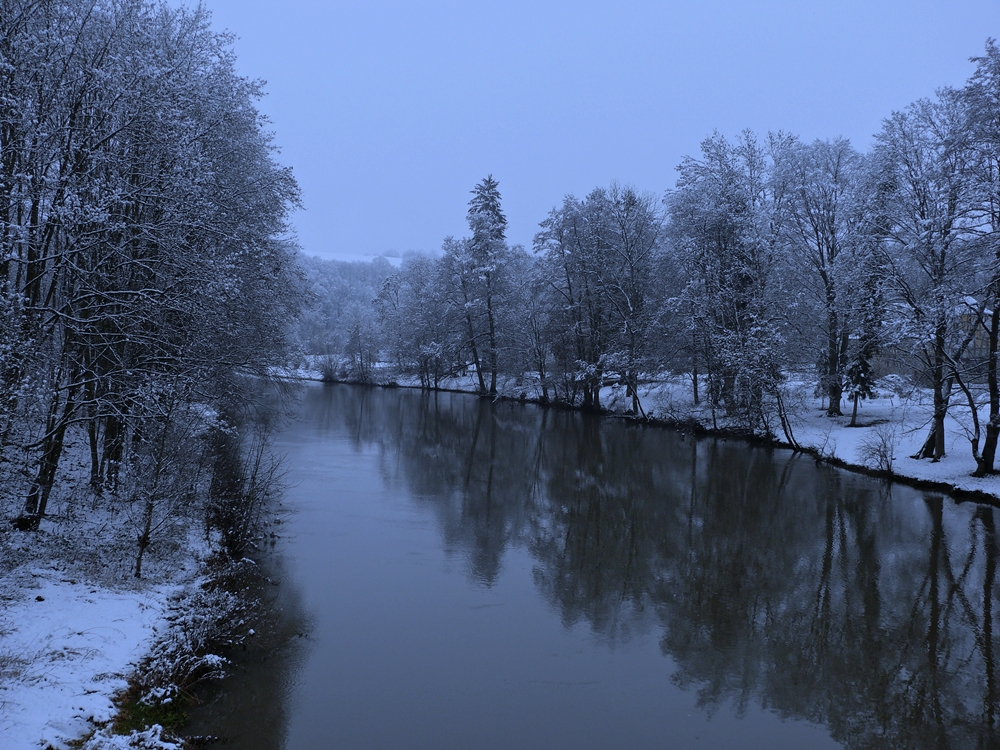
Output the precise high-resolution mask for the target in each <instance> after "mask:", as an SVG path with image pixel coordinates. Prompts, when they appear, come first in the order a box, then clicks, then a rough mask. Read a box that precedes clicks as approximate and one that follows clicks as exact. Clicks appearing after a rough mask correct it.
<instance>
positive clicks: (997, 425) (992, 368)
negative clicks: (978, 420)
mask: <svg viewBox="0 0 1000 750" xmlns="http://www.w3.org/2000/svg"><path fill="white" fill-rule="evenodd" d="M998 303H1000V299H997V300H994V301H993V316H992V317H991V319H990V355H989V359H988V360H987V363H986V380H987V384H988V386H989V391H990V418H989V421H988V422H987V423H986V441H985V442H984V444H983V463H982V475H985V474H993V473H994V472H995V471H996V470H995V469H994V468H993V466H994V460H995V459H996V453H997V439H998V437H1000V386H998V384H997V339H998V337H1000V304H998Z"/></svg>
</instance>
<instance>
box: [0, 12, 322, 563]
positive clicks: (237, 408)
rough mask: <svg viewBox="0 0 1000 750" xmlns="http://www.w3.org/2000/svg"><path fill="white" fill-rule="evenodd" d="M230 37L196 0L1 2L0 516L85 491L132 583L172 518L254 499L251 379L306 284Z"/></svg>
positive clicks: (253, 89) (233, 518)
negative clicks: (128, 556)
mask: <svg viewBox="0 0 1000 750" xmlns="http://www.w3.org/2000/svg"><path fill="white" fill-rule="evenodd" d="M231 42H232V39H231V38H230V37H228V36H226V35H220V34H217V33H215V32H214V31H212V30H211V28H210V25H209V15H208V13H207V12H206V11H205V10H204V9H203V8H200V7H199V8H195V9H184V8H171V7H170V6H168V5H165V4H159V3H152V2H148V1H147V0H127V1H125V2H117V3H108V4H103V3H102V4H95V3H93V2H85V1H84V0H69V2H61V3H51V2H36V1H34V0H2V1H0V310H2V312H0V320H2V325H0V497H3V498H4V503H3V511H5V513H6V516H7V519H11V518H13V523H14V525H15V526H17V527H18V528H20V529H37V528H38V526H39V523H40V522H41V519H42V518H43V517H44V516H45V515H46V510H47V508H48V507H49V505H50V500H51V498H52V497H54V495H53V491H54V489H55V490H57V492H56V494H58V487H59V486H64V487H65V488H66V493H64V499H65V498H66V497H72V496H73V493H74V492H75V493H76V496H80V495H81V490H83V489H85V488H89V490H90V492H89V493H84V494H86V495H89V496H92V497H93V505H94V507H95V508H97V507H98V506H100V507H108V508H110V509H111V510H113V511H114V512H116V513H122V512H124V513H125V514H126V515H127V517H128V518H129V519H130V520H131V522H132V523H131V525H130V528H131V529H132V531H133V532H134V537H133V538H134V539H138V547H137V554H136V556H135V559H134V574H135V576H137V577H138V576H140V575H141V573H142V558H143V552H144V550H145V549H146V548H147V547H148V546H149V544H150V543H151V540H152V539H153V537H155V535H156V533H157V532H158V530H159V531H162V530H163V529H164V528H166V527H167V526H170V525H171V524H173V523H175V522H176V520H177V519H178V518H181V517H187V516H194V517H196V518H200V517H202V516H203V515H207V523H208V524H209V525H213V524H215V522H219V523H220V524H221V526H219V528H221V530H222V532H223V533H224V534H229V533H230V532H232V531H233V530H234V528H238V527H240V526H241V525H243V526H246V525H248V523H249V520H250V519H247V518H244V517H243V515H244V514H246V513H248V512H249V513H250V514H251V515H253V513H254V512H256V511H255V510H253V507H255V506H257V505H259V503H258V502H256V501H253V502H250V506H251V507H250V508H248V507H247V502H249V500H248V498H249V497H250V496H251V495H252V494H253V490H252V486H253V484H254V481H255V480H254V472H253V470H252V468H248V469H247V471H244V469H245V468H247V467H249V466H251V464H252V462H251V463H247V464H244V462H245V461H249V460H250V458H251V454H252V452H253V451H252V450H250V449H251V447H252V445H253V444H254V438H253V437H252V433H253V430H251V429H249V428H248V425H249V424H251V422H253V421H254V415H253V413H254V411H255V408H254V399H253V398H251V396H250V394H251V392H252V391H253V388H254V383H257V382H259V381H260V379H261V378H265V377H267V376H268V373H269V369H268V368H269V367H270V366H272V365H273V364H274V363H276V362H280V361H283V359H284V358H285V357H286V356H287V352H288V351H289V349H288V347H289V345H290V342H291V339H290V337H289V324H290V321H292V320H294V319H295V318H296V316H297V306H298V304H299V300H300V299H301V298H302V297H303V293H304V289H303V287H302V275H301V272H300V271H299V269H298V266H297V261H296V249H295V246H294V244H293V243H292V242H291V241H290V240H289V237H290V232H289V230H288V227H287V224H286V221H287V217H288V213H289V211H290V210H291V209H292V208H293V207H294V206H296V205H297V204H298V200H299V196H298V188H297V185H296V182H295V180H294V178H293V176H292V174H291V172H290V171H289V170H288V169H287V168H285V167H282V166H280V165H279V164H278V163H277V161H276V160H275V149H274V145H273V143H272V141H271V135H270V134H269V132H268V128H267V122H266V120H265V119H264V118H263V117H262V116H261V115H260V113H259V112H258V110H257V108H256V101H257V100H258V98H259V97H260V96H261V84H259V83H257V82H254V81H251V80H248V79H246V78H244V77H242V76H240V75H238V74H237V72H236V70H235V67H234V57H233V53H232V51H231ZM70 445H72V446H73V450H72V459H73V460H72V462H70V461H69V459H67V458H66V454H67V453H68V452H69V446H70ZM258 452H259V450H258ZM205 496H210V497H211V503H209V504H207V505H206V504H203V502H202V498H203V497H205ZM64 512H68V511H65V509H64ZM5 525H6V521H5ZM216 525H217V524H216ZM251 525H252V524H251ZM130 533H131V532H130ZM227 538H229V537H227ZM230 541H231V542H232V543H233V545H234V547H236V548H238V547H239V546H240V544H241V543H240V542H237V541H236V539H235V538H232V539H230Z"/></svg>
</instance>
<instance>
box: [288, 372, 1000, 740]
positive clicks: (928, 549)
mask: <svg viewBox="0 0 1000 750" xmlns="http://www.w3.org/2000/svg"><path fill="white" fill-rule="evenodd" d="M321 395H322V399H320V398H317V404H320V403H323V404H327V405H328V407H327V408H329V412H328V413H327V414H326V415H325V418H326V419H328V420H333V421H336V422H337V423H339V424H341V425H342V426H343V425H346V426H347V428H348V429H349V431H350V434H351V435H353V436H354V440H355V441H356V443H357V445H358V446H359V447H360V446H369V445H372V444H376V445H378V446H379V448H380V461H381V469H382V472H383V476H384V478H385V480H386V481H387V482H393V483H396V482H398V483H403V484H405V486H406V488H407V489H408V490H409V491H410V492H411V493H412V494H413V495H414V496H416V497H417V498H418V499H419V502H420V503H421V504H423V505H424V506H425V507H426V509H427V510H428V512H431V513H433V514H434V516H435V517H436V520H437V523H438V525H439V528H440V529H441V534H442V536H443V539H444V544H445V546H446V548H448V549H449V550H452V551H456V552H461V553H462V554H464V555H465V557H466V559H467V561H468V574H469V576H470V578H471V579H472V580H473V581H474V582H476V583H477V584H480V585H484V586H492V585H493V584H494V583H495V582H496V580H497V578H498V576H500V575H501V572H502V567H503V558H504V551H505V550H506V549H507V548H508V547H510V546H511V545H517V546H522V547H524V548H526V549H528V550H530V552H531V554H532V555H533V557H534V559H535V561H536V565H535V570H534V576H535V581H536V584H537V587H538V590H539V591H540V592H541V594H542V595H543V596H544V597H545V598H546V599H547V600H548V601H549V602H550V603H551V605H552V606H553V607H554V608H555V610H556V611H557V612H558V614H559V616H560V617H561V618H562V621H563V622H564V623H565V624H566V625H567V626H569V625H572V624H575V623H578V622H585V623H587V624H588V626H589V627H590V628H591V629H592V631H593V632H594V634H595V635H596V636H597V637H598V638H600V639H602V640H605V641H607V642H609V643H612V644H613V643H615V642H617V641H620V640H623V639H628V638H629V637H630V636H631V635H632V634H634V633H636V632H644V633H645V632H650V631H657V632H659V633H661V635H660V643H661V648H662V651H663V653H664V654H667V655H669V656H670V657H671V658H672V659H673V660H674V661H675V662H676V664H677V665H678V669H677V672H676V673H675V675H674V679H675V680H676V681H677V683H678V684H680V685H681V686H682V687H685V688H687V689H691V690H695V691H697V694H698V696H699V700H700V703H701V705H703V706H704V707H705V708H706V709H707V710H709V711H711V710H713V708H714V707H716V706H718V705H720V704H721V703H723V702H726V701H730V700H731V701H734V702H735V703H736V705H737V706H738V707H741V706H748V705H751V704H754V703H757V704H760V705H762V706H764V707H767V708H770V709H772V710H774V711H776V712H778V713H779V714H780V715H782V716H786V717H790V718H799V719H806V720H809V721H812V722H816V723H822V724H824V725H826V726H827V727H828V728H829V730H830V732H831V734H832V736H833V737H834V738H835V739H837V740H838V741H840V742H842V743H843V744H844V745H845V746H847V747H850V748H885V747H913V748H988V747H997V746H1000V733H998V731H997V727H996V719H997V701H998V695H997V693H998V688H997V674H996V665H995V663H994V653H995V648H996V644H995V638H996V636H995V634H994V622H993V621H994V612H993V609H994V607H995V605H996V599H997V595H998V591H997V581H996V575H997V538H996V527H995V524H996V519H995V517H994V514H995V513H996V511H995V510H994V509H992V508H988V507H985V506H974V505H956V504H955V503H954V502H953V501H951V500H950V499H947V498H942V497H940V496H936V495H931V494H923V493H920V492H917V491H914V490H910V489H908V488H904V487H898V486H895V487H888V486H886V485H884V484H882V483H879V482H875V481H873V480H870V479H867V478H865V477H860V476H855V475H851V474H848V473H845V472H842V471H838V470H835V469H832V468H830V467H825V466H817V465H816V464H815V462H814V461H813V460H812V459H811V458H808V457H802V456H796V455H793V454H792V453H790V452H788V451H777V450H775V451H772V450H766V449H762V448H750V447H747V446H746V445H743V444H741V443H735V442H726V441H720V440H694V439H692V438H685V437H683V436H680V435H677V434H675V433H672V432H669V431H666V430H658V429H645V428H642V427H639V426H635V425H630V424H626V423H622V422H620V421H615V420H602V419H599V418H595V417H592V416H588V415H583V414H578V413H572V412H560V411H551V410H549V411H546V410H543V409H538V408H534V407H530V406H522V405H519V404H513V403H490V402H488V401H484V400H479V399H475V398H471V397H467V396H462V395H451V394H443V393H430V394H429V393H418V392H397V391H380V390H371V389H369V390H359V389H356V388H349V387H343V386H337V387H334V389H333V393H332V394H331V393H329V392H328V393H324V394H321ZM330 396H332V398H330ZM310 397H312V396H307V398H310Z"/></svg>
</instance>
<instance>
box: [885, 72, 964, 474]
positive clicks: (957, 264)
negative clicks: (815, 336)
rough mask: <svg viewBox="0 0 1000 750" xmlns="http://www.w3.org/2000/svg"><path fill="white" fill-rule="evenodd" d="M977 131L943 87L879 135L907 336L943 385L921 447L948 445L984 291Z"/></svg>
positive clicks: (935, 382)
mask: <svg viewBox="0 0 1000 750" xmlns="http://www.w3.org/2000/svg"><path fill="white" fill-rule="evenodd" d="M969 135H970V134H969V132H968V128H967V127H966V118H965V114H964V108H963V107H962V106H961V103H960V101H959V99H958V97H956V96H954V95H952V94H951V93H950V92H947V91H946V92H942V95H941V96H939V97H938V98H937V99H935V100H926V99H925V100H921V101H918V102H916V103H914V104H912V105H910V106H909V107H907V108H906V109H905V110H902V111H900V112H895V113H893V114H892V116H891V117H889V118H888V119H887V120H886V121H885V123H884V124H883V127H882V131H881V132H880V133H879V134H878V136H877V142H876V147H875V150H874V160H875V161H874V165H875V168H876V169H878V170H879V171H880V173H881V179H882V182H883V184H885V185H887V186H888V187H889V189H888V190H887V195H886V200H885V211H886V213H885V216H884V220H885V226H883V227H880V228H879V233H880V234H881V235H883V236H884V237H885V242H884V245H883V247H884V256H883V257H884V263H885V266H886V268H887V271H888V280H889V284H890V285H891V287H892V288H893V291H894V295H895V299H896V300H898V301H899V302H900V303H901V304H902V305H904V306H905V307H906V309H908V311H909V317H908V319H907V320H906V321H903V322H902V323H903V326H904V328H903V330H902V331H901V333H900V339H901V340H903V341H908V342H910V346H911V350H912V351H913V353H914V354H915V355H916V357H917V358H918V360H919V361H920V362H921V363H922V365H923V367H924V370H925V372H926V374H927V377H928V380H929V382H930V385H931V388H932V390H933V394H934V416H933V421H932V424H931V426H930V430H929V432H928V436H927V440H926V442H925V443H924V446H923V447H922V448H921V449H920V451H919V452H918V453H917V456H918V457H923V458H933V459H935V460H937V459H940V458H941V457H943V456H944V455H945V433H944V429H945V428H944V420H945V416H946V414H947V412H948V406H949V398H950V395H951V393H950V380H949V378H950V377H952V376H953V375H954V374H955V372H956V368H957V366H958V363H959V362H960V360H961V358H962V356H963V354H964V352H965V349H966V348H967V347H968V345H969V343H970V341H971V339H972V332H973V330H974V328H975V326H977V325H978V324H979V323H978V315H980V314H981V312H982V311H981V310H979V311H977V312H976V314H975V316H974V322H973V323H972V324H971V325H969V324H965V323H963V318H964V317H965V315H966V313H967V312H968V311H969V307H968V304H967V299H968V298H971V295H972V294H974V292H975V291H976V284H977V282H976V276H977V271H978V256H977V253H976V251H975V244H974V243H973V242H971V241H970V240H971V238H972V236H973V235H972V231H973V229H974V226H975V224H976V223H977V217H976V213H975V203H974V201H973V200H972V198H973V193H972V189H971V188H972V184H971V181H970V180H969V163H970V159H971V158H972V152H971V151H970V148H969Z"/></svg>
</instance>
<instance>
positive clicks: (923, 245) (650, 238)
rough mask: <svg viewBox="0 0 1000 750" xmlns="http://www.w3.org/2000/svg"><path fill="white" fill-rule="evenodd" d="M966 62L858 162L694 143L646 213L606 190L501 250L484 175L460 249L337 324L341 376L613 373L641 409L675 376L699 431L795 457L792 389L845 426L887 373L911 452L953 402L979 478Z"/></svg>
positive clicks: (982, 365)
mask: <svg viewBox="0 0 1000 750" xmlns="http://www.w3.org/2000/svg"><path fill="white" fill-rule="evenodd" d="M972 62H973V64H974V65H975V71H974V73H973V75H972V76H971V77H970V78H969V80H968V81H967V83H966V84H965V85H964V86H963V87H961V88H944V89H941V90H939V91H938V92H937V93H936V94H935V95H934V96H933V97H931V98H927V99H921V100H920V101H917V102H914V103H913V104H911V105H909V106H908V107H906V108H905V109H903V110H901V111H898V112H894V113H893V114H892V115H891V116H890V117H888V118H887V119H886V120H885V121H884V123H883V126H882V129H881V131H880V132H879V133H878V134H877V135H876V136H875V140H874V145H873V147H872V148H871V149H870V150H869V151H868V152H867V153H862V152H859V151H858V150H857V149H855V148H854V147H852V145H851V144H850V143H849V142H848V141H847V140H846V139H843V138H836V139H829V140H817V141H813V142H805V141H803V140H802V139H800V138H798V137H796V136H794V135H790V134H788V133H783V132H777V133H770V134H768V136H767V137H766V138H764V139H761V138H759V137H757V136H756V135H755V134H753V133H752V132H749V131H745V132H743V133H741V134H740V135H738V136H737V137H736V138H727V137H725V136H723V135H721V134H719V133H713V134H712V135H711V136H709V137H708V138H706V139H705V140H704V141H703V142H702V143H701V148H700V152H699V153H698V155H697V156H692V157H688V158H685V159H684V160H683V161H682V163H681V164H680V165H679V166H678V168H677V171H678V176H677V181H676V184H675V186H674V187H673V188H672V189H670V190H668V191H667V192H666V194H665V196H663V197H662V198H661V197H659V196H656V195H653V194H651V193H644V192H641V191H638V190H636V189H635V188H633V187H629V186H622V185H619V184H611V185H610V186H608V187H600V188H596V189H594V190H593V191H591V192H590V193H589V194H588V195H586V196H585V197H584V198H582V199H580V198H576V197H574V196H572V195H570V196H567V197H566V198H565V199H564V200H563V202H562V204H561V205H558V206H556V207H554V208H553V209H552V210H551V211H550V212H549V214H548V216H547V217H545V219H544V220H543V221H542V222H541V224H540V228H539V231H538V233H537V234H536V235H535V237H534V242H533V247H532V248H531V252H529V251H527V250H526V249H524V248H523V247H521V246H517V245H514V246H511V245H510V244H509V243H508V242H507V241H506V218H505V216H504V213H503V210H502V207H501V195H500V191H499V185H498V182H497V181H496V180H495V179H494V178H493V177H492V175H491V176H488V177H486V178H485V179H484V180H482V181H481V182H480V183H479V184H477V185H476V186H475V188H474V189H473V191H472V199H471V200H470V202H469V206H468V215H467V218H468V224H469V235H468V236H466V237H463V238H457V239H456V238H453V237H449V238H447V239H445V241H444V244H443V247H442V253H441V254H440V256H438V257H423V256H411V257H408V258H406V259H405V260H404V262H403V263H402V266H401V267H400V268H399V269H398V270H396V271H395V272H393V273H391V274H389V275H387V278H386V279H385V282H384V284H383V285H382V288H381V289H380V290H379V291H378V294H377V295H376V296H375V298H374V300H373V301H372V303H371V306H370V307H369V308H368V310H367V311H366V312H362V311H356V313H355V314H354V315H353V316H352V317H351V318H350V320H351V322H350V324H349V325H347V324H345V326H341V327H340V336H341V341H340V342H339V343H341V344H342V347H343V348H342V350H341V351H340V352H339V353H342V354H345V355H347V357H348V360H349V366H348V369H349V371H350V372H349V374H350V375H351V376H352V377H355V378H357V379H360V380H370V379H372V378H373V377H374V373H373V367H374V366H375V363H377V362H378V361H379V360H382V361H383V362H388V363H390V364H391V365H392V366H393V367H394V368H395V370H396V371H397V372H399V373H404V374H411V375H416V376H418V377H419V379H420V382H421V384H422V385H423V386H424V387H428V388H435V387H438V386H439V385H440V383H441V381H442V379H443V378H445V377H448V376H452V375H455V374H456V373H460V372H470V373H474V376H475V382H476V387H477V389H478V390H479V392H480V393H482V394H483V395H495V394H496V393H497V382H498V376H501V375H505V376H507V377H515V378H522V377H524V376H527V375H530V376H531V378H532V380H533V383H534V384H535V387H536V388H537V393H538V395H539V397H540V399H541V400H542V401H547V402H548V401H560V402H564V403H569V404H573V405H576V406H582V407H584V408H592V409H600V408H601V406H602V404H601V400H600V399H601V396H600V389H601V386H602V385H604V384H607V383H608V382H609V380H613V381H614V382H617V383H619V384H621V385H623V386H624V387H625V389H626V392H627V395H628V397H629V398H630V399H631V411H632V412H633V413H635V414H636V415H638V416H644V415H645V410H644V407H643V404H642V399H641V397H640V389H639V385H640V382H641V381H643V380H644V379H648V378H651V377H657V376H659V375H661V374H663V373H664V372H671V373H685V374H686V376H687V377H689V378H690V381H689V382H690V388H691V391H692V396H693V400H694V403H695V404H704V405H705V406H706V407H709V408H710V410H711V415H712V420H713V422H714V423H715V424H716V425H718V424H720V421H721V422H724V423H725V425H726V426H728V427H730V428H735V429H741V430H746V431H752V432H755V433H758V434H761V433H762V434H766V435H772V434H780V433H782V432H783V433H784V435H785V437H786V438H787V439H788V440H789V441H790V442H792V443H793V444H794V443H795V440H794V434H793V430H792V424H791V422H790V421H789V419H788V416H789V413H790V411H791V410H793V408H794V403H791V402H792V401H794V399H795V389H794V388H792V387H791V385H792V383H791V380H792V375H794V376H795V377H801V376H806V377H808V378H811V379H812V380H813V381H814V382H815V384H816V387H817V391H818V393H819V394H821V395H822V396H823V398H824V400H825V403H826V404H827V407H826V408H827V413H828V414H829V415H830V416H843V415H844V414H843V412H844V411H845V410H847V409H850V411H851V414H852V424H853V423H854V420H855V419H856V415H857V407H858V403H859V402H860V401H862V400H863V399H865V398H869V397H871V396H872V395H873V384H874V381H875V378H876V376H878V375H880V374H884V373H885V372H887V371H889V370H896V371H902V372H906V373H909V374H913V375H915V377H916V378H917V380H918V382H919V383H920V384H921V385H923V386H925V387H927V388H929V389H930V390H931V391H932V392H933V398H934V413H933V422H932V424H931V426H930V429H929V430H928V437H927V441H926V444H925V445H924V446H923V447H922V448H921V452H920V455H921V456H923V457H927V458H932V459H939V458H941V457H942V456H943V455H944V452H945V441H944V420H945V417H946V415H947V414H948V412H949V407H951V406H952V405H953V404H954V403H956V402H958V403H960V404H961V405H962V406H969V407H972V408H971V413H970V415H969V416H968V421H969V428H968V431H969V435H970V442H971V444H972V452H973V456H974V458H975V460H976V465H977V473H979V474H985V473H990V472H992V471H993V468H994V461H995V454H996V446H997V438H998V435H1000V386H998V377H997V367H996V352H997V344H998V338H1000V299H998V297H1000V263H998V258H1000V255H998V253H1000V51H998V49H997V47H996V45H995V43H994V41H993V40H992V39H990V40H988V41H987V43H986V48H985V52H984V54H983V55H982V56H979V57H974V58H972ZM348 328H349V329H350V330H348ZM984 399H985V400H988V403H989V417H988V419H986V420H984V421H985V424H984V425H981V424H980V418H979V414H978V411H979V407H981V406H983V405H984V404H985V401H984ZM981 402H982V403H981ZM953 411H954V410H953ZM983 433H985V439H984V435H983Z"/></svg>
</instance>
